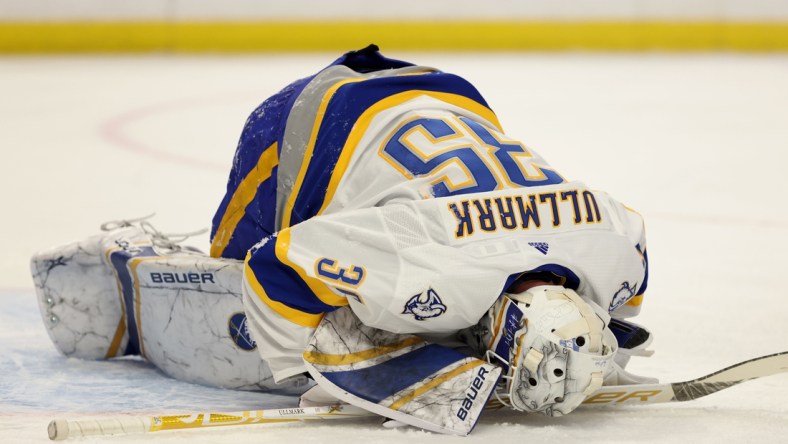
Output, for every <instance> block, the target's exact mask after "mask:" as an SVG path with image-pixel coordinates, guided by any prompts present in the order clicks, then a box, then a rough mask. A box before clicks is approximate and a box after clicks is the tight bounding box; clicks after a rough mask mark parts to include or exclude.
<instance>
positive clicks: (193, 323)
mask: <svg viewBox="0 0 788 444" xmlns="http://www.w3.org/2000/svg"><path fill="white" fill-rule="evenodd" d="M157 241H158V242H157ZM156 244H158V245H156ZM242 270H243V262H242V261H236V260H230V259H214V258H210V257H208V256H206V255H204V254H202V253H199V252H197V251H194V250H190V249H188V248H181V247H179V246H178V245H176V244H174V243H172V242H168V241H167V239H166V238H165V237H163V236H162V235H161V234H159V233H158V232H156V231H155V230H152V229H151V228H150V226H149V225H146V224H145V223H143V224H141V225H140V227H136V226H130V225H128V224H126V226H123V227H121V228H119V229H116V230H113V231H110V232H105V233H103V234H100V235H96V236H92V237H90V238H87V239H85V240H82V241H79V242H75V243H71V244H68V245H65V246H61V247H57V248H53V249H50V250H48V251H43V252H40V253H38V254H36V255H35V256H33V258H32V260H31V272H32V275H33V280H34V282H35V287H36V293H37V297H38V305H39V308H40V310H41V315H42V317H43V319H44V324H45V326H46V329H47V332H48V333H49V336H50V338H51V339H52V342H53V343H54V344H55V347H56V348H57V349H58V350H59V351H60V352H62V353H63V354H64V355H66V356H73V357H77V358H83V359H109V358H114V357H120V356H125V355H141V356H142V357H144V358H145V359H146V360H148V361H149V362H151V363H153V364H154V365H155V366H156V367H158V368H159V369H160V370H161V371H162V372H164V373H165V374H167V375H169V376H171V377H173V378H176V379H179V380H183V381H188V382H193V383H198V384H204V385H210V386H218V387H223V388H232V389H242V390H261V389H262V390H283V389H285V390H289V389H298V388H299V387H300V386H303V385H304V384H306V378H295V379H292V380H290V381H288V382H287V384H276V383H274V380H273V377H272V375H271V371H270V370H269V368H268V366H267V364H266V363H265V362H264V361H263V360H262V359H261V358H260V355H259V354H258V353H257V350H256V344H255V342H254V340H253V339H252V338H251V337H250V336H249V332H248V330H247V328H246V315H245V314H244V308H243V304H242V301H241V274H242ZM301 389H303V387H301Z"/></svg>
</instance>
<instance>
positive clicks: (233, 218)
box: [211, 142, 279, 257]
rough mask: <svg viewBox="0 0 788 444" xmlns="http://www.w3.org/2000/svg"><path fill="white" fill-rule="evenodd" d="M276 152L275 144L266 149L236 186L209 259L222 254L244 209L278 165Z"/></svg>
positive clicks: (215, 237)
mask: <svg viewBox="0 0 788 444" xmlns="http://www.w3.org/2000/svg"><path fill="white" fill-rule="evenodd" d="M278 151H279V150H278V147H277V143H276V142H274V143H273V144H272V145H271V146H269V147H268V148H266V149H265V151H263V154H262V155H261V156H260V159H259V160H258V161H257V165H255V167H254V168H252V170H251V171H249V173H248V174H247V175H246V177H244V179H243V180H242V181H241V183H240V184H238V187H237V188H236V189H235V192H234V193H233V197H232V198H231V199H230V202H229V203H228V204H227V208H226V209H225V210H224V215H222V221H221V222H219V226H218V227H217V229H216V234H215V235H214V237H213V241H212V242H211V257H221V256H222V253H224V249H225V248H227V244H229V243H230V239H231V238H232V236H233V233H234V232H235V228H236V227H237V226H238V222H240V220H241V219H242V218H243V217H244V215H245V214H246V207H247V206H248V205H249V203H251V202H252V201H253V200H254V197H255V195H256V194H257V188H258V187H259V186H260V184H261V183H263V182H264V181H266V180H268V179H269V178H270V177H271V173H272V172H273V169H274V168H275V167H276V166H277V165H278V164H279V153H278Z"/></svg>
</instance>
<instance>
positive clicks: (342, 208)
mask: <svg viewBox="0 0 788 444" xmlns="http://www.w3.org/2000/svg"><path fill="white" fill-rule="evenodd" d="M179 240H181V239H176V238H175V237H174V236H168V235H164V234H162V233H160V232H158V231H157V230H155V229H154V228H153V227H152V225H151V224H150V222H149V221H148V220H145V219H142V220H136V221H133V220H127V221H118V222H114V223H109V224H105V225H104V226H102V233H101V234H98V235H96V236H93V237H90V238H88V239H84V240H81V241H78V242H75V243H72V244H69V245H66V246H62V247H58V248H54V249H51V250H48V251H44V252H41V253H39V254H36V255H35V256H34V257H33V258H32V273H33V278H34V280H35V284H36V289H37V294H38V298H39V305H40V308H41V312H42V315H43V318H44V322H45V323H46V326H47V329H48V332H49V335H50V337H51V339H52V341H53V342H54V343H55V345H56V347H57V348H58V349H59V350H60V351H61V352H62V353H63V354H65V355H66V356H74V357H80V358H85V359H109V358H113V357H117V356H123V355H141V356H142V357H144V358H145V359H147V360H148V361H149V362H151V363H153V364H154V365H156V366H157V367H158V368H159V369H160V370H161V371H163V372H164V373H166V374H167V375H170V376H172V377H174V378H178V379H182V380H185V381H191V382H195V383H200V384H206V385H212V386H218V387H224V388H228V389H240V390H270V391H274V390H276V391H288V392H297V393H302V398H301V407H302V408H303V409H290V410H289V411H278V413H277V414H278V415H279V416H282V415H284V416H287V417H290V418H291V419H296V420H301V419H309V418H313V417H330V416H332V415H333V416H335V417H336V416H341V415H342V412H344V413H345V414H354V415H356V414H364V412H371V413H374V414H378V415H381V416H384V417H387V418H391V419H393V420H395V421H396V422H397V423H401V424H407V425H412V426H416V427H421V428H424V429H427V430H431V431H435V432H442V433H450V434H459V435H464V434H468V433H470V431H471V430H472V429H473V427H474V425H475V424H476V422H477V420H478V418H479V415H480V414H481V413H482V411H483V409H484V407H485V406H486V405H491V404H497V405H498V406H500V405H506V406H509V407H511V408H513V409H516V410H520V411H523V412H538V413H543V414H546V415H550V416H561V415H566V414H568V413H570V412H571V411H572V410H574V409H575V408H576V407H578V406H579V405H580V404H581V403H582V402H584V401H585V402H586V403H592V404H593V403H597V404H599V403H614V402H625V401H630V402H658V401H667V400H686V399H691V398H693V397H697V396H702V395H704V394H708V393H711V392H713V391H716V390H719V389H721V388H724V387H726V386H729V385H731V384H733V383H736V382H739V381H742V380H746V379H750V378H752V377H758V376H765V375H767V374H771V373H774V372H777V371H782V370H784V369H785V367H786V362H785V357H786V355H785V354H779V355H775V356H772V357H766V358H762V359H759V360H755V361H753V362H750V363H745V364H741V365H738V366H735V367H734V368H732V369H731V370H728V371H723V372H721V373H719V374H718V375H716V376H710V377H708V378H702V379H701V380H698V381H694V382H690V383H687V384H690V385H683V386H678V385H675V384H674V385H671V384H658V383H657V381H656V380H654V379H652V378H646V377H640V376H636V375H632V374H630V373H628V372H627V371H626V370H625V367H626V365H627V363H628V360H629V359H630V357H631V356H648V355H649V354H650V353H649V352H648V351H647V350H646V347H647V346H648V345H649V343H650V342H651V339H652V336H651V333H650V332H649V331H648V330H647V329H645V328H643V327H641V326H639V325H636V324H634V323H632V322H630V321H629V318H631V317H633V316H635V315H637V314H638V313H639V311H640V308H641V306H642V302H643V297H644V293H645V291H646V287H647V284H648V278H649V273H648V271H649V270H648V254H647V248H646V239H645V234H644V227H643V221H642V219H641V217H640V215H639V214H638V213H636V212H634V211H633V210H631V209H630V208H628V207H626V206H625V205H623V204H621V203H619V202H618V201H616V200H615V199H613V198H612V197H610V196H608V195H607V194H605V193H603V192H600V191H595V190H590V189H588V188H587V187H586V186H585V185H584V184H583V183H581V182H574V181H568V180H566V179H565V178H564V177H563V176H561V175H560V174H559V173H558V172H557V171H556V170H555V169H553V168H552V167H550V165H549V164H548V163H547V162H546V161H545V160H544V159H542V157H540V156H539V155H538V154H536V153H535V152H534V151H532V150H531V149H529V148H528V147H526V146H525V145H524V144H522V143H521V142H518V141H516V140H513V139H511V138H509V137H507V136H506V135H505V133H504V131H503V129H502V128H501V126H500V124H499V122H498V118H497V117H496V115H495V113H494V112H493V111H492V110H491V109H490V108H489V107H488V105H487V102H486V101H485V100H484V98H483V97H482V96H481V95H480V93H479V92H478V91H477V90H476V89H475V88H474V87H473V86H472V85H471V84H469V83H468V82H467V81H466V80H464V79H462V78H461V77H458V76H456V75H453V74H447V73H444V72H441V71H439V70H437V69H434V68H429V67H424V66H417V65H413V64H410V63H407V62H403V61H399V60H393V59H389V58H386V57H383V56H382V55H381V54H380V53H379V52H378V51H377V48H376V47H375V46H370V47H368V48H365V49H362V50H360V51H354V52H350V53H347V54H345V55H343V56H342V57H340V58H339V59H338V60H336V61H335V62H333V63H332V64H331V65H329V66H328V67H326V68H325V69H323V70H321V71H320V72H318V73H317V74H315V75H313V76H310V77H307V78H304V79H301V80H297V81H295V82H293V83H292V84H290V85H288V86H287V87H285V88H284V89H283V90H281V91H280V92H279V93H277V94H275V95H274V96H272V97H270V98H269V99H267V100H266V101H265V102H264V103H263V104H262V105H260V107H258V108H257V109H256V110H255V111H254V112H253V113H252V114H251V116H250V117H249V119H248V120H247V122H246V125H245V127H244V129H243V132H242V134H241V139H240V142H239V145H238V148H237V151H236V155H235V158H234V162H233V167H232V171H231V172H230V178H229V181H228V185H227V193H226V196H225V197H224V199H223V200H222V202H221V203H220V204H219V207H218V210H217V212H216V216H215V217H214V220H213V226H212V231H211V242H212V243H211V247H210V255H205V254H203V253H201V252H199V251H197V250H195V249H192V248H187V247H181V246H180V245H179V242H178V241H179ZM253 350H256V352H251V353H250V351H253ZM603 386H607V387H611V386H612V388H610V389H606V387H603ZM491 398H492V399H491ZM316 406H317V408H315V407H316ZM325 406H333V407H331V408H329V409H326V408H325ZM308 409H311V410H308ZM321 409H322V410H321ZM270 414H271V413H270V412H269V413H268V415H269V416H270ZM310 415H311V416H310ZM253 416H254V415H250V414H249V412H246V413H239V414H238V415H237V416H232V417H231V420H226V421H224V423H228V422H229V423H245V422H264V421H265V419H264V418H262V417H259V416H258V417H253ZM177 422H178V421H177V420H171V421H169V422H162V420H161V418H159V419H158V420H152V421H148V422H147V423H146V422H144V421H142V422H140V424H141V425H140V426H139V427H138V428H139V429H140V430H143V431H145V430H147V431H151V430H161V429H162V428H166V427H163V426H162V424H169V425H170V426H172V424H174V423H177ZM204 422H205V425H216V424H218V423H221V422H222V421H211V420H206V421H204ZM212 422H213V423H212ZM173 427H174V426H173ZM69 428H70V427H69V426H68V424H67V423H64V422H62V421H61V422H57V421H55V422H53V425H52V427H51V430H50V432H51V436H52V437H53V438H62V437H64V436H68V434H69V431H68V430H69ZM77 428H78V429H79V430H80V433H87V432H83V429H84V430H87V429H88V428H89V427H87V426H85V427H82V426H79V427H76V426H75V427H71V429H77ZM170 428H171V427H170ZM95 429H97V430H103V431H104V432H105V433H106V432H107V431H108V430H109V431H110V432H111V431H112V430H113V429H111V428H106V426H103V427H102V426H97V427H95Z"/></svg>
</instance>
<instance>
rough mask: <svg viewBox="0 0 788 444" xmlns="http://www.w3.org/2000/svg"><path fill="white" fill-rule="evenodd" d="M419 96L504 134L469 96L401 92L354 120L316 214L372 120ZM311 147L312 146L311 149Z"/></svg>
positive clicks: (493, 117) (331, 193) (331, 194)
mask: <svg viewBox="0 0 788 444" xmlns="http://www.w3.org/2000/svg"><path fill="white" fill-rule="evenodd" d="M420 96H428V97H432V98H434V99H437V100H440V101H443V102H446V103H449V104H452V105H455V106H457V107H460V108H462V109H465V110H468V111H471V112H473V113H474V114H476V115H478V116H481V117H482V118H483V119H485V120H487V121H488V122H490V123H491V124H493V125H495V128H496V129H498V130H499V131H501V132H503V129H501V123H500V122H499V121H498V117H497V116H496V115H495V113H494V112H493V111H492V110H491V109H489V108H487V107H486V106H484V105H482V104H480V103H478V102H476V101H474V100H472V99H469V98H468V97H465V96H461V95H459V94H452V93H443V92H435V91H425V90H410V91H404V92H401V93H397V94H393V95H391V96H389V97H386V98H385V99H382V100H380V101H379V102H377V103H375V104H374V105H372V106H370V107H369V108H368V109H367V110H366V111H364V113H363V114H361V116H359V118H358V119H357V120H356V122H355V124H354V125H353V130H352V131H351V132H350V134H349V135H348V138H347V141H346V142H345V146H344V147H343V148H342V153H341V154H340V155H339V159H338V161H337V164H336V166H335V167H334V171H333V173H331V180H330V181H329V184H328V189H327V190H326V195H325V197H324V198H323V205H322V206H321V207H320V210H319V211H318V212H317V214H321V213H323V211H325V209H326V207H327V206H328V204H329V203H331V200H332V199H333V197H334V193H335V192H336V190H337V187H338V186H339V182H340V181H341V180H342V177H343V176H344V174H345V171H346V170H347V168H348V166H349V164H350V159H351V158H352V157H353V153H354V152H355V150H356V148H357V147H358V143H359V141H360V140H361V138H362V137H363V136H364V133H365V132H366V131H367V128H369V125H370V123H372V119H374V118H375V116H377V115H378V113H380V112H381V111H384V110H387V109H389V108H393V107H395V106H397V105H401V104H403V103H405V102H407V101H408V100H412V99H415V98H417V97H420ZM310 148H311V147H310ZM299 188H300V183H299V184H298V185H297V188H295V189H294V190H293V191H294V192H293V195H291V197H294V196H295V195H296V194H297V193H296V192H297V191H298V189H299Z"/></svg>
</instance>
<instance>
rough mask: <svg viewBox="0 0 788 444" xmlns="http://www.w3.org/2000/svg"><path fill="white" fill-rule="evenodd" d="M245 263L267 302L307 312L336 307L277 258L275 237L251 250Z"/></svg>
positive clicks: (310, 313)
mask: <svg viewBox="0 0 788 444" xmlns="http://www.w3.org/2000/svg"><path fill="white" fill-rule="evenodd" d="M246 266H247V267H248V268H249V270H251V272H252V274H253V275H254V278H255V279H256V281H257V282H258V283H259V284H260V286H261V287H262V289H263V291H265V297H267V298H268V299H270V300H271V301H275V302H279V303H281V304H284V305H285V306H287V307H288V308H290V309H292V310H296V311H297V312H302V313H305V314H307V315H316V314H321V313H327V312H331V311H334V310H336V309H337V308H338V307H337V306H333V305H329V304H326V303H325V302H323V301H321V300H320V299H319V298H318V297H317V295H316V294H315V293H314V292H313V291H312V289H311V288H310V287H309V285H308V284H307V283H306V282H304V280H303V279H302V278H301V276H299V275H298V273H297V272H296V271H295V270H293V269H292V268H291V267H289V266H288V265H286V264H284V263H282V262H280V261H279V259H278V258H277V256H276V238H275V237H271V238H269V239H268V241H267V242H263V243H262V245H260V246H258V247H256V248H255V249H253V250H252V251H251V254H250V256H249V258H248V259H247V262H246ZM264 302H266V301H264ZM280 314H281V313H280Z"/></svg>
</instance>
